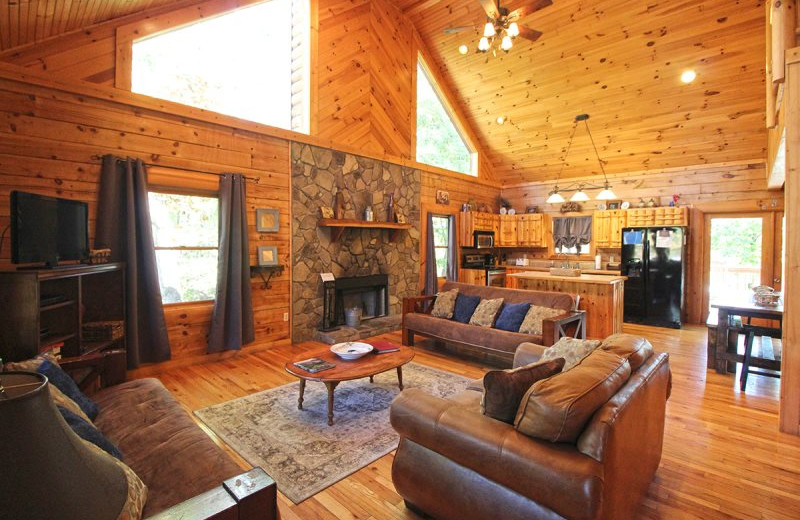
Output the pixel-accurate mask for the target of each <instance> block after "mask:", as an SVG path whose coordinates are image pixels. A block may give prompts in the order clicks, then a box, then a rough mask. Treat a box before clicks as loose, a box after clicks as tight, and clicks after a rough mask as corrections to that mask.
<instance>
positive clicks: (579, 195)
mask: <svg viewBox="0 0 800 520" xmlns="http://www.w3.org/2000/svg"><path fill="white" fill-rule="evenodd" d="M588 119H589V114H578V115H577V116H575V122H574V124H573V125H572V132H571V133H570V136H569V141H568V142H567V149H566V153H565V154H564V158H563V160H562V161H561V169H560V170H559V171H558V176H557V177H556V185H555V186H554V187H553V191H551V192H550V193H549V196H548V197H547V200H546V201H545V202H547V203H548V204H560V203H562V202H565V201H566V199H564V196H563V195H562V194H561V192H565V191H567V192H569V191H574V192H575V193H573V194H572V196H571V197H570V198H569V200H570V201H571V202H586V201H588V200H590V198H589V195H587V194H586V189H592V190H596V189H599V190H601V191H600V193H598V194H597V196H596V197H595V199H596V200H614V199H616V198H617V196H616V195H615V194H614V192H613V191H612V190H611V184H610V183H609V182H608V176H607V175H606V169H605V168H604V167H603V161H602V159H600V153H599V152H598V151H597V145H595V143H594V138H593V137H592V132H591V130H589V123H587V122H586V121H587V120H588ZM581 121H583V124H584V126H585V127H586V133H587V134H589V140H590V141H591V143H592V149H593V150H594V155H595V157H597V162H598V164H599V165H600V171H601V172H603V180H604V183H603V185H602V186H599V185H595V184H589V183H581V184H575V183H573V184H570V185H569V186H567V187H566V188H564V189H560V188H559V187H558V181H559V180H560V179H561V173H562V172H563V171H564V166H566V164H567V156H568V155H569V151H570V148H572V141H573V139H574V138H575V130H576V129H577V128H578V123H579V122H581Z"/></svg>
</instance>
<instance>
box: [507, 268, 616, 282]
mask: <svg viewBox="0 0 800 520" xmlns="http://www.w3.org/2000/svg"><path fill="white" fill-rule="evenodd" d="M507 276H509V277H514V278H523V279H529V280H537V279H538V280H552V281H556V282H571V283H587V284H596V285H614V284H617V283H621V282H624V281H625V280H627V279H628V277H627V276H613V275H611V276H609V275H605V274H582V275H580V276H556V275H552V274H550V273H549V272H541V271H530V270H529V271H525V272H522V273H509V274H508V275H507Z"/></svg>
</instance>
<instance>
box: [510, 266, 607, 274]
mask: <svg viewBox="0 0 800 520" xmlns="http://www.w3.org/2000/svg"><path fill="white" fill-rule="evenodd" d="M501 267H505V268H507V269H518V270H520V271H534V272H541V273H549V272H550V268H549V267H536V266H533V265H511V264H508V265H503V266H501ZM581 272H582V273H586V274H601V275H604V276H621V275H622V272H620V271H614V270H611V269H581Z"/></svg>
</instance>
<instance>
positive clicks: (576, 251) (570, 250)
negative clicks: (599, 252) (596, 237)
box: [556, 244, 592, 255]
mask: <svg viewBox="0 0 800 520" xmlns="http://www.w3.org/2000/svg"><path fill="white" fill-rule="evenodd" d="M591 252H592V250H591V247H590V244H578V245H575V246H572V247H567V246H560V247H556V253H557V254H564V255H588V254H591Z"/></svg>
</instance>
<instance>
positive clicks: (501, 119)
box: [497, 116, 506, 125]
mask: <svg viewBox="0 0 800 520" xmlns="http://www.w3.org/2000/svg"><path fill="white" fill-rule="evenodd" d="M505 122H506V118H505V117H503V116H500V117H498V118H497V124H498V125H502V124H503V123H505Z"/></svg>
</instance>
